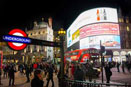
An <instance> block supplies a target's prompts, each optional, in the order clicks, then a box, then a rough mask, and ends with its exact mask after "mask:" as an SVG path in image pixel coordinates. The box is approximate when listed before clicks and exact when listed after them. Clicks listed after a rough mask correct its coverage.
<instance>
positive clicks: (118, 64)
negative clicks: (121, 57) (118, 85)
mask: <svg viewBox="0 0 131 87" xmlns="http://www.w3.org/2000/svg"><path fill="white" fill-rule="evenodd" d="M116 67H117V71H118V72H120V69H119V67H120V63H119V62H117V63H116Z"/></svg>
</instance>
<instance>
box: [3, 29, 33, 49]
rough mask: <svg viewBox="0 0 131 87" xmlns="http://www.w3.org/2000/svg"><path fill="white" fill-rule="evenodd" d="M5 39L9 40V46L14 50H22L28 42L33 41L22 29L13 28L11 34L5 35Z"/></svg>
mask: <svg viewBox="0 0 131 87" xmlns="http://www.w3.org/2000/svg"><path fill="white" fill-rule="evenodd" d="M25 37H26V38H25ZM3 40H4V41H7V42H8V45H9V47H10V48H11V49H13V50H22V49H24V48H25V47H26V46H27V44H28V43H31V39H29V38H27V34H26V33H25V32H24V31H22V30H20V29H13V30H11V31H10V32H9V35H4V36H3Z"/></svg>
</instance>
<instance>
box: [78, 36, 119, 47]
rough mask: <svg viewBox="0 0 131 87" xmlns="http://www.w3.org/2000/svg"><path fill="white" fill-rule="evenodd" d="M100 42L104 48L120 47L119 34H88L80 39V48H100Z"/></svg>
mask: <svg viewBox="0 0 131 87" xmlns="http://www.w3.org/2000/svg"><path fill="white" fill-rule="evenodd" d="M100 40H101V44H102V45H103V46H105V48H106V49H120V36H118V35H99V36H89V37H86V38H84V39H81V40H80V49H84V48H97V49H100Z"/></svg>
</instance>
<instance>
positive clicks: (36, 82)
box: [31, 77, 44, 87]
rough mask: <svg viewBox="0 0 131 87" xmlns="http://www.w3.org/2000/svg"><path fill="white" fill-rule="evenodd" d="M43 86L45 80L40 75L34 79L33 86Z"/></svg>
mask: <svg viewBox="0 0 131 87" xmlns="http://www.w3.org/2000/svg"><path fill="white" fill-rule="evenodd" d="M43 86H44V82H43V81H42V80H40V79H39V78H38V77H35V78H34V79H32V81H31V87H43Z"/></svg>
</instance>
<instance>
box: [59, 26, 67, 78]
mask: <svg viewBox="0 0 131 87" xmlns="http://www.w3.org/2000/svg"><path fill="white" fill-rule="evenodd" d="M65 33H66V32H65V31H64V29H63V28H61V29H60V30H59V31H58V34H59V36H60V51H61V63H60V67H61V69H60V70H61V71H60V72H61V75H60V77H61V79H63V78H64V46H63V42H64V35H65Z"/></svg>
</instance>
